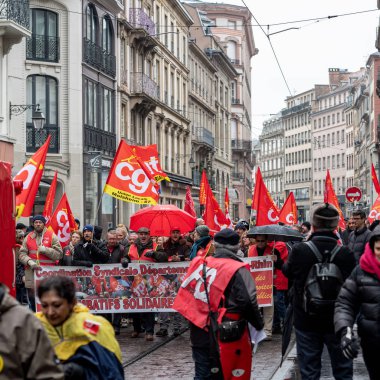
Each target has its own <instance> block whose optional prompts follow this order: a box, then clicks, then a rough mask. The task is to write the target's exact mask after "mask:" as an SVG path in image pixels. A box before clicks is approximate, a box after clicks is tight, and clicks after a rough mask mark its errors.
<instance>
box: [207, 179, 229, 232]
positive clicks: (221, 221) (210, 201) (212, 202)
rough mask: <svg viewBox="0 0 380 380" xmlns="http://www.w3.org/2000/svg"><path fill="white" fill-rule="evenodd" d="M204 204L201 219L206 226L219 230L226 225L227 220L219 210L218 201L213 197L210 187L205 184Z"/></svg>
mask: <svg viewBox="0 0 380 380" xmlns="http://www.w3.org/2000/svg"><path fill="white" fill-rule="evenodd" d="M206 195H207V197H206V205H205V211H204V213H203V219H204V221H205V224H206V226H207V227H208V228H210V229H211V230H214V231H220V230H221V229H222V228H225V227H226V226H227V220H226V217H225V215H224V214H223V211H222V210H221V208H220V206H219V203H218V201H217V200H216V199H215V197H214V194H213V192H212V190H211V187H210V186H209V185H208V186H206Z"/></svg>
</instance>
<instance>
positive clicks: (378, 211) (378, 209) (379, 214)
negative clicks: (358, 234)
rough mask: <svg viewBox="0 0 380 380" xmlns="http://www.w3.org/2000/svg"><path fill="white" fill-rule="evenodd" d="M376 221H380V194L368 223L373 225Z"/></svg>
mask: <svg viewBox="0 0 380 380" xmlns="http://www.w3.org/2000/svg"><path fill="white" fill-rule="evenodd" d="M375 220H380V194H379V195H378V197H377V198H376V200H375V202H374V204H373V205H372V208H371V211H370V213H369V215H368V221H369V222H370V223H373V222H374V221H375Z"/></svg>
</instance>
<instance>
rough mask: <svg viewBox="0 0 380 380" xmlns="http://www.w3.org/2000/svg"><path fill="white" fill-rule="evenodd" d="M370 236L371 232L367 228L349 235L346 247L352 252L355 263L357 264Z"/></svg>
mask: <svg viewBox="0 0 380 380" xmlns="http://www.w3.org/2000/svg"><path fill="white" fill-rule="evenodd" d="M371 234H372V233H371V231H370V230H369V229H368V228H367V227H363V228H361V229H359V230H354V231H352V232H351V233H350V236H349V237H348V244H347V246H348V248H349V249H350V250H351V251H352V252H354V255H355V259H356V263H358V262H359V259H360V256H361V255H362V254H363V252H364V248H365V245H366V244H367V243H368V241H369V239H370V237H371Z"/></svg>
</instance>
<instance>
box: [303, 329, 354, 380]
mask: <svg viewBox="0 0 380 380" xmlns="http://www.w3.org/2000/svg"><path fill="white" fill-rule="evenodd" d="M296 341H297V358H298V365H299V368H300V372H301V377H302V380H319V378H320V376H321V356H322V352H323V346H324V345H326V346H327V349H328V351H329V354H330V360H331V367H332V370H333V375H334V378H335V380H352V377H353V368H352V360H351V359H347V358H346V357H345V356H344V355H343V352H342V350H341V348H340V340H339V339H338V338H336V336H335V334H333V333H330V334H326V333H320V332H310V331H301V330H298V329H296Z"/></svg>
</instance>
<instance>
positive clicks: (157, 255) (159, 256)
mask: <svg viewBox="0 0 380 380" xmlns="http://www.w3.org/2000/svg"><path fill="white" fill-rule="evenodd" d="M131 245H135V246H136V248H137V252H138V254H139V256H141V255H142V254H143V252H144V251H145V250H146V249H150V250H152V251H153V250H154V247H153V240H152V239H151V238H150V239H149V240H148V241H147V243H146V244H144V245H143V244H142V243H141V241H140V239H136V240H135V242H134V243H131V244H129V245H127V246H126V247H125V250H124V257H126V258H129V255H128V253H129V249H130V247H131ZM152 259H153V261H158V262H165V261H168V255H167V253H166V252H165V251H164V250H163V249H162V247H160V246H157V247H156V250H155V251H154V256H153V257H152Z"/></svg>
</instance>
